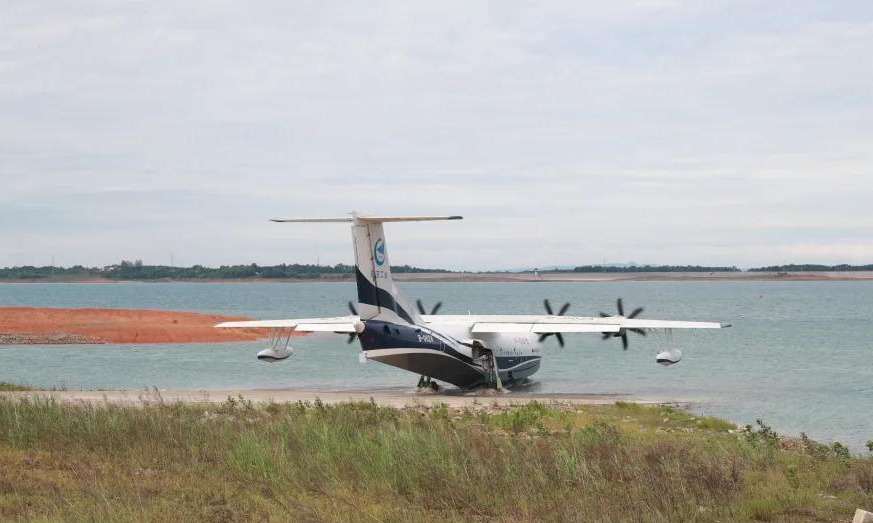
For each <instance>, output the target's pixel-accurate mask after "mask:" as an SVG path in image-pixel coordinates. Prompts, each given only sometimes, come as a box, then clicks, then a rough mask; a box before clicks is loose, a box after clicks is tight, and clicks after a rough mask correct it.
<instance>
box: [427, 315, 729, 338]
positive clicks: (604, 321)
mask: <svg viewBox="0 0 873 523" xmlns="http://www.w3.org/2000/svg"><path fill="white" fill-rule="evenodd" d="M422 320H423V321H424V322H426V323H428V324H431V325H469V326H470V329H471V330H472V332H519V333H521V332H534V333H547V332H568V333H571V332H618V331H619V330H621V329H721V328H724V327H730V324H725V323H714V322H700V321H665V320H640V319H627V318H624V317H621V316H612V317H607V318H596V317H593V316H547V315H516V314H507V315H493V314H492V315H463V314H461V315H448V314H446V315H425V316H422Z"/></svg>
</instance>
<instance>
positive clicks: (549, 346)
mask: <svg viewBox="0 0 873 523" xmlns="http://www.w3.org/2000/svg"><path fill="white" fill-rule="evenodd" d="M399 287H400V288H401V290H402V291H403V293H404V294H405V295H406V296H407V297H408V298H410V300H415V299H416V298H420V299H422V300H423V301H424V303H425V304H426V306H428V307H430V306H432V305H433V304H435V303H436V302H437V301H442V302H443V308H442V309H441V310H440V312H441V313H445V314H466V313H468V312H469V313H472V314H477V313H478V314H500V313H506V314H525V313H526V314H538V313H542V312H543V304H542V300H543V299H544V298H548V299H549V300H551V302H552V304H553V307H554V308H556V309H557V308H558V307H560V305H561V304H563V303H564V302H570V303H571V304H572V306H571V308H570V310H569V312H568V314H576V315H597V314H598V313H599V312H600V311H603V312H606V313H609V314H614V313H615V307H616V305H615V299H616V298H617V297H619V296H620V297H622V298H624V304H625V312H629V311H630V310H632V309H633V308H635V307H637V306H644V307H645V312H643V314H641V315H640V317H642V318H652V319H677V320H697V321H721V322H727V323H731V324H733V327H731V328H729V329H723V330H701V331H676V332H675V334H674V337H673V340H672V343H673V344H674V345H675V346H676V347H678V348H680V349H682V351H683V353H684V359H683V360H682V361H681V362H680V363H679V364H677V365H673V366H671V367H663V366H661V365H658V364H656V363H655V354H656V353H657V352H659V351H660V350H662V349H663V348H664V346H665V344H667V343H668V341H667V340H665V339H664V337H663V336H656V335H653V334H650V335H649V336H646V337H641V336H638V335H635V334H633V333H630V334H629V336H630V342H631V344H630V348H629V350H627V351H623V350H622V349H621V343H620V340H618V339H617V338H610V339H608V340H606V341H602V340H601V339H600V335H599V334H576V335H573V334H565V335H564V336H565V339H566V340H567V345H566V347H564V348H560V347H559V346H558V344H557V342H556V340H555V338H554V337H551V338H549V339H548V340H547V342H546V347H545V349H544V354H543V356H544V357H543V361H542V367H541V369H540V371H539V372H538V373H537V374H536V375H535V376H534V377H533V383H532V384H531V385H530V386H528V387H527V388H526V390H533V391H536V392H544V393H548V392H577V393H608V394H628V395H632V396H634V397H638V398H643V399H654V400H674V401H680V402H687V403H690V404H691V406H692V408H693V410H695V411H697V412H700V413H702V414H709V415H715V416H720V417H724V418H727V419H730V420H732V421H735V422H737V423H740V424H746V423H751V424H754V423H755V420H756V419H759V418H760V419H762V420H763V421H764V422H765V423H767V424H768V425H771V426H772V427H774V428H775V429H776V430H777V431H780V432H784V433H787V434H794V435H796V434H799V433H800V432H801V431H804V432H806V433H807V434H808V435H809V436H810V437H812V438H814V439H819V440H821V441H834V440H839V441H842V442H844V443H848V444H849V445H851V446H852V447H853V448H854V449H856V450H861V449H862V448H863V446H864V443H865V442H866V441H867V440H869V439H873V416H871V410H873V341H871V340H873V283H871V282H669V283H668V282H622V283H549V282H531V283H402V284H399ZM355 296H356V291H355V287H354V285H353V284H351V283H294V284H291V283H242V284H230V283H220V284H212V283H117V284H0V305H17V306H40V307H117V308H150V309H170V310H189V311H198V312H207V313H217V314H226V315H242V316H250V317H252V318H263V319H274V318H294V317H313V316H336V315H344V314H348V309H347V305H346V302H347V301H348V300H350V299H354V298H355ZM291 342H292V345H293V346H294V348H295V353H294V355H293V356H292V357H291V358H289V359H288V360H285V361H284V362H281V363H275V364H267V363H264V362H260V361H258V360H256V359H255V353H256V352H257V351H258V350H259V349H260V348H263V346H264V342H238V343H211V344H182V345H178V344H170V345H163V344H162V345H71V346H64V345H46V346H42V345H29V346H14V345H6V346H0V381H9V382H16V383H27V384H31V385H35V386H41V387H66V388H70V389H117V388H124V389H142V388H145V387H159V388H281V387H289V388H311V389H331V390H337V389H365V390H367V389H372V390H382V389H405V390H409V389H412V388H413V386H414V384H415V383H416V382H417V380H418V376H416V375H413V374H410V373H408V372H404V371H401V370H398V369H394V368H392V367H389V366H386V365H382V364H379V363H376V362H370V363H366V364H361V363H360V362H359V360H358V353H359V352H360V346H359V345H358V344H357V342H355V343H353V344H347V343H346V336H345V335H332V334H324V335H312V336H306V337H300V338H292V340H291ZM510 394H511V393H510Z"/></svg>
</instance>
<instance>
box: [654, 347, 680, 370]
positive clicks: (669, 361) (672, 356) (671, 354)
mask: <svg viewBox="0 0 873 523" xmlns="http://www.w3.org/2000/svg"><path fill="white" fill-rule="evenodd" d="M681 359H682V351H681V350H679V349H670V350H665V351H661V352H659V353H658V355H657V356H655V361H657V362H658V363H660V364H661V365H663V366H665V367H668V366H670V365H673V364H675V363H679V361H680V360H681Z"/></svg>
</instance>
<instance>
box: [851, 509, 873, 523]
mask: <svg viewBox="0 0 873 523" xmlns="http://www.w3.org/2000/svg"><path fill="white" fill-rule="evenodd" d="M852 523H873V512H867V511H866V510H861V509H858V510H856V511H855V517H854V519H852Z"/></svg>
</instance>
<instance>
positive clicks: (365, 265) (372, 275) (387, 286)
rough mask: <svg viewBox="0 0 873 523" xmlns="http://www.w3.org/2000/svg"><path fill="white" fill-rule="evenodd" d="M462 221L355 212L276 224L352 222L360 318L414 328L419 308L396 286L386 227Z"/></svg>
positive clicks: (455, 217) (452, 218)
mask: <svg viewBox="0 0 873 523" xmlns="http://www.w3.org/2000/svg"><path fill="white" fill-rule="evenodd" d="M460 219H461V217H460V216H361V215H358V214H357V213H352V215H351V217H344V218H297V219H289V220H278V219H274V220H272V221H274V222H292V223H293V222H297V223H307V222H308V223H329V222H352V241H353V243H354V248H355V280H356V282H357V284H358V315H359V316H360V318H361V319H362V320H383V321H387V322H392V323H408V324H413V325H414V324H417V323H419V322H420V318H419V315H418V313H417V312H416V311H415V309H414V308H413V307H412V306H411V305H410V304H409V302H408V301H406V298H404V297H403V296H402V295H401V294H400V291H398V290H397V287H395V286H394V279H393V278H392V277H391V264H390V263H389V262H388V247H387V245H386V243H385V232H384V231H383V229H382V224H383V223H385V222H424V221H433V220H460Z"/></svg>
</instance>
